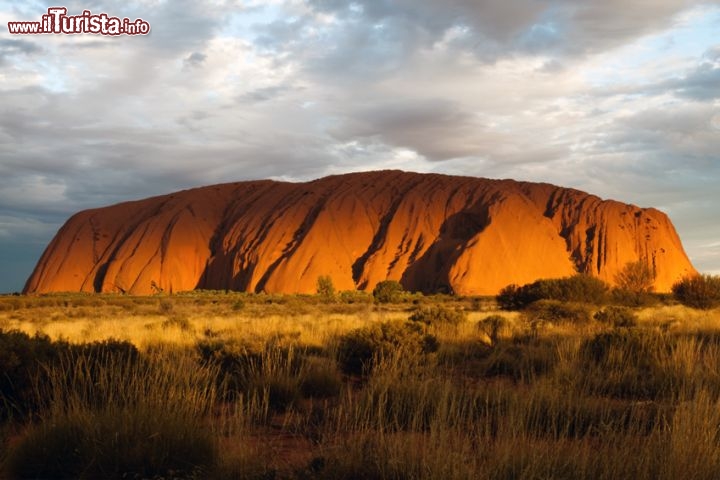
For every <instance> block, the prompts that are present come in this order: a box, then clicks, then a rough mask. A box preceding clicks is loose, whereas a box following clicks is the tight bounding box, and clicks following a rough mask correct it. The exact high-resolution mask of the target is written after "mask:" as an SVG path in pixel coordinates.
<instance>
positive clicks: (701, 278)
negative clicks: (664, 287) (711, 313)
mask: <svg viewBox="0 0 720 480" xmlns="http://www.w3.org/2000/svg"><path fill="white" fill-rule="evenodd" d="M672 291H673V294H674V295H675V298H677V300H678V301H679V302H680V303H682V304H683V305H687V306H688V307H692V308H700V309H703V310H709V309H711V308H715V307H717V306H720V276H713V275H695V276H691V277H685V278H684V279H682V280H681V281H679V282H678V283H676V284H675V285H673V288H672Z"/></svg>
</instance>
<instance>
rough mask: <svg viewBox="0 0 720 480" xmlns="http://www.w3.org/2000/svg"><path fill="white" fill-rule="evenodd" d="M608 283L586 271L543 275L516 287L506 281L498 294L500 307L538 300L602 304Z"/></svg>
mask: <svg viewBox="0 0 720 480" xmlns="http://www.w3.org/2000/svg"><path fill="white" fill-rule="evenodd" d="M607 295H608V286H607V284H606V283H605V282H603V281H602V280H600V279H598V278H595V277H591V276H589V275H574V276H572V277H566V278H557V279H543V280H537V281H535V282H533V283H529V284H527V285H523V286H522V287H519V286H517V285H508V286H507V287H505V288H503V289H502V290H501V291H500V293H499V294H498V296H497V302H498V305H499V306H500V308H502V309H503V310H522V309H523V308H526V307H527V306H528V305H530V304H532V303H534V302H537V301H538V300H557V301H561V302H577V303H591V304H595V305H602V304H604V303H605V302H606V301H607Z"/></svg>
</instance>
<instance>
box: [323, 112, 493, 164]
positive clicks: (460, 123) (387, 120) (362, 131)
mask: <svg viewBox="0 0 720 480" xmlns="http://www.w3.org/2000/svg"><path fill="white" fill-rule="evenodd" d="M330 133H331V134H332V135H333V136H334V137H335V138H337V139H339V140H340V141H351V140H354V139H373V138H376V139H381V140H382V141H384V142H385V143H387V144H389V145H394V146H397V147H404V148H409V149H411V150H414V151H416V152H418V153H419V154H421V155H423V156H425V157H426V158H428V159H430V160H447V159H449V158H455V157H464V156H470V155H482V154H483V153H484V152H483V145H482V144H479V142H478V140H477V139H482V137H483V128H482V126H481V125H479V124H478V122H477V120H476V118H475V117H474V115H473V114H472V113H470V112H466V111H464V110H462V109H461V108H459V107H457V106H456V105H453V104H452V103H449V102H446V101H442V100H425V101H423V100H408V101H395V102H389V103H383V104H382V105H371V106H368V107H360V108H357V109H355V110H353V111H352V112H349V115H348V117H347V118H346V119H345V120H344V121H343V123H342V124H341V125H340V126H339V127H338V128H335V129H332V130H331V131H330Z"/></svg>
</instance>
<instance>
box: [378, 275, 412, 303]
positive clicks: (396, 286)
mask: <svg viewBox="0 0 720 480" xmlns="http://www.w3.org/2000/svg"><path fill="white" fill-rule="evenodd" d="M403 291H404V290H403V286H402V285H401V284H400V282H398V281H397V280H383V281H382V282H379V283H378V284H377V285H375V288H374V289H373V297H374V298H375V301H376V302H377V303H393V302H397V301H398V300H399V299H400V295H401V294H402V292H403Z"/></svg>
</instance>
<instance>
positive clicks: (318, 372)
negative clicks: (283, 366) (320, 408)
mask: <svg viewBox="0 0 720 480" xmlns="http://www.w3.org/2000/svg"><path fill="white" fill-rule="evenodd" d="M341 390H342V378H341V376H340V374H339V373H338V371H337V367H336V366H335V365H312V366H310V367H309V368H308V369H307V370H306V371H304V372H303V374H302V377H301V378H300V391H301V392H302V395H303V397H305V398H311V397H312V398H332V397H337V396H338V395H340V391H341Z"/></svg>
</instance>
